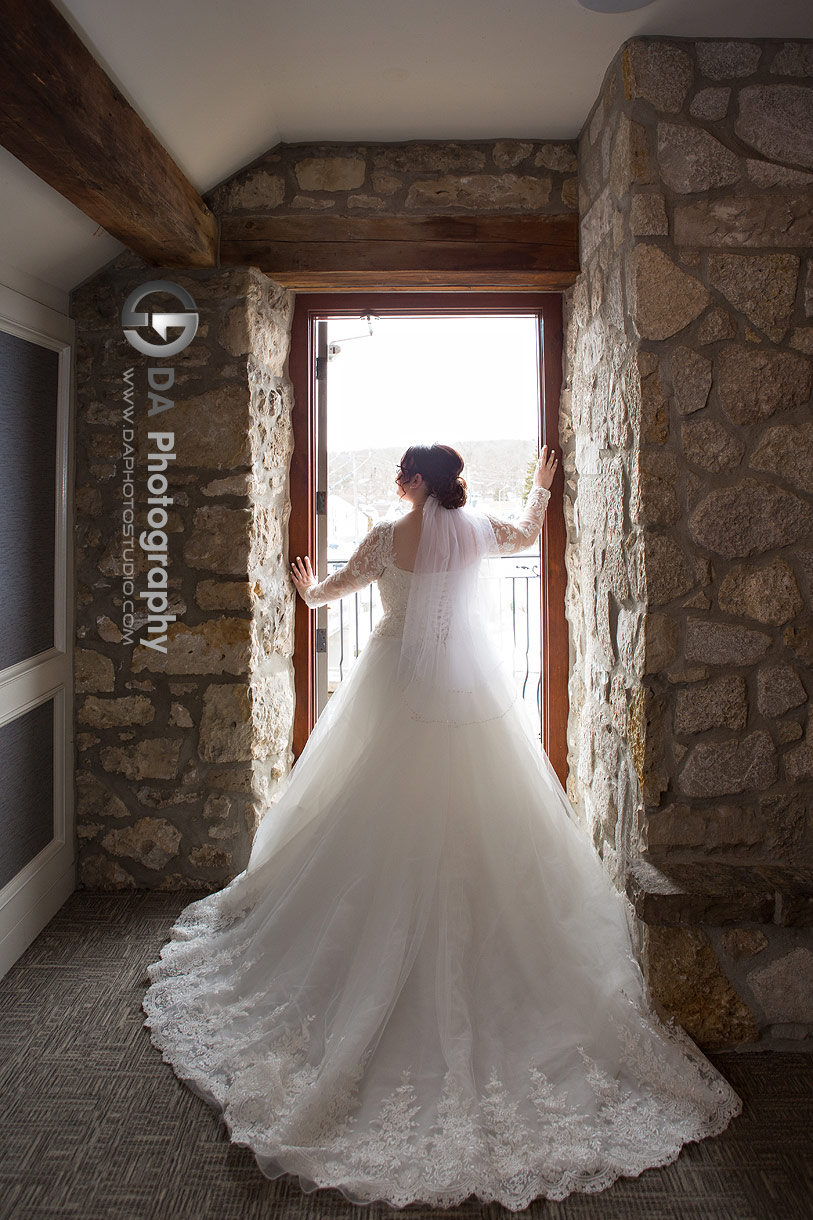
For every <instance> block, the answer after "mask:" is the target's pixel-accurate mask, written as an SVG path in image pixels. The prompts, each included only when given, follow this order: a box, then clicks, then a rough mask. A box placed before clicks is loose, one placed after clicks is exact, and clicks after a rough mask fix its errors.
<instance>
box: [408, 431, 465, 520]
mask: <svg viewBox="0 0 813 1220" xmlns="http://www.w3.org/2000/svg"><path fill="white" fill-rule="evenodd" d="M462 469H463V459H462V457H461V456H460V454H459V453H458V452H457V450H456V449H453V448H452V447H451V445H410V446H409V448H408V449H407V451H406V453H405V454H404V456H403V457H402V458H401V477H402V478H403V481H404V482H405V483H408V482H409V480H410V479H412V478H414V476H415V475H416V474H419V475H422V476H423V481H424V482H425V483H426V485H427V487H428V489H429V495H430V496H436V497H437V499H438V500H440V502H441V504H442V505H443V507H444V508H462V507H463V505H464V504H465V503H466V480H465V479H463V478H461V477H460V472H461V470H462Z"/></svg>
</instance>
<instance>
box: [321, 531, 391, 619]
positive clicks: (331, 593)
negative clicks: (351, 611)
mask: <svg viewBox="0 0 813 1220" xmlns="http://www.w3.org/2000/svg"><path fill="white" fill-rule="evenodd" d="M391 526H392V522H390V521H378V522H376V524H375V525H374V526H373V528H372V529H371V530H370V532H369V533H368V534H367V535H366V537H365V538H363V539H362V541H361V542H360V543H359V545H358V546H357V547H356V549H355V551H354V552H353V554H352V555H351V556H350V558H349V559H348V561H347V563H346V564H345V565H344V567H343V568H339V571H338V572H331V574H330V576H326V577H325V579H324V580H323V581H320V582H319V583H318V584H313V585H310V586H309V587H308V588H307V589H305V591H304V592H303V593H302V594H301V596H302V599H303V601H305V602H306V603H307V605H309V606H310V607H311V609H314V608H315V607H316V606H324V605H325V604H326V603H327V602H332V601H338V599H339V598H341V597H345V596H346V595H347V594H348V593H353V592H355V590H356V589H363V588H364V586H365V585H369V584H370V582H371V581H373V580H375V579H376V578H377V577H378V576H380V575H381V573H382V572H383V570H384V568H385V567H386V565H387V563H388V562H389V558H390V533H391Z"/></svg>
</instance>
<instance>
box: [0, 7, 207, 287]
mask: <svg viewBox="0 0 813 1220" xmlns="http://www.w3.org/2000/svg"><path fill="white" fill-rule="evenodd" d="M157 36H158V37H159V38H160V31H158V35H157ZM0 47H2V58H3V67H2V72H0V143H2V144H3V145H4V146H5V147H6V148H7V149H8V150H9V152H10V153H13V155H14V156H15V157H17V158H18V160H20V161H22V162H23V164H24V165H27V166H28V168H29V169H30V170H33V171H34V173H35V174H37V175H38V176H39V177H40V178H42V179H44V181H45V182H47V183H48V184H49V186H52V187H53V188H54V189H55V190H57V191H59V192H60V194H61V195H64V196H65V198H66V199H69V200H70V201H71V203H73V204H75V205H76V207H78V208H80V209H81V210H82V211H83V212H84V213H85V214H86V215H87V216H90V217H91V219H92V220H95V221H96V222H97V223H98V224H100V225H102V226H103V228H105V229H106V230H107V232H108V233H110V234H111V235H112V236H113V237H117V238H118V239H119V241H122V242H124V243H125V245H127V246H129V248H130V249H131V250H132V251H134V253H136V254H138V255H139V256H140V257H141V258H143V259H144V260H145V261H146V262H148V263H150V264H151V265H153V266H161V265H163V266H172V267H213V266H215V265H216V262H217V220H216V218H215V216H214V215H213V214H212V212H211V211H210V210H209V208H208V207H207V206H206V204H205V203H204V202H203V200H202V199H201V198H200V196H199V195H198V193H197V191H196V190H195V188H194V187H193V186H192V185H191V183H190V182H189V181H188V180H187V179H186V178H185V177H184V175H183V174H182V173H181V171H180V169H179V168H178V166H177V165H176V164H175V162H174V161H173V160H172V158H171V157H170V156H169V154H168V153H167V151H166V149H165V148H164V147H163V145H162V144H161V143H160V141H159V140H158V139H157V138H156V137H155V136H154V135H153V133H152V132H151V131H150V130H149V128H148V127H147V126H146V125H145V124H144V122H143V121H142V120H141V119H140V118H139V116H138V115H137V114H136V112H135V111H134V110H133V108H132V106H131V105H130V104H129V102H127V101H126V99H125V98H124V97H122V95H121V93H120V92H119V90H118V89H117V88H116V86H115V85H114V84H113V82H112V81H111V80H110V79H109V77H108V76H107V75H106V74H105V72H104V71H103V70H102V68H101V67H100V66H99V64H98V63H97V62H96V60H95V59H94V58H93V56H92V55H91V53H90V51H89V50H88V49H87V47H86V46H85V44H84V43H83V42H82V40H81V39H80V38H79V37H78V35H77V34H76V33H75V32H74V30H73V27H72V26H71V25H69V23H68V22H67V21H66V20H65V18H64V17H63V16H62V14H61V13H60V12H58V11H57V9H55V8H54V6H53V5H52V4H51V3H50V0H0Z"/></svg>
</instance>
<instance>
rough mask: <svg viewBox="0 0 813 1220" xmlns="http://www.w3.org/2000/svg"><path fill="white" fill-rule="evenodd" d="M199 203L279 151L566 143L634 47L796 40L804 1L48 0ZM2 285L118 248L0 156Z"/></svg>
mask: <svg viewBox="0 0 813 1220" xmlns="http://www.w3.org/2000/svg"><path fill="white" fill-rule="evenodd" d="M55 3H56V7H57V8H58V9H59V10H60V11H61V12H62V13H63V14H64V15H65V17H66V18H67V20H68V21H69V22H70V24H71V25H72V26H73V27H74V29H75V30H76V31H77V33H78V34H79V36H80V37H81V38H82V41H83V42H84V43H85V44H86V45H87V46H88V48H89V49H90V50H91V52H92V53H93V54H94V56H95V57H96V59H97V60H98V61H99V63H100V64H101V65H102V66H103V67H104V69H105V70H106V71H107V73H108V75H109V76H110V78H111V79H112V80H113V81H114V82H115V84H116V85H117V87H118V88H119V89H120V90H121V92H122V93H123V94H124V96H125V97H126V98H127V99H128V101H129V102H130V104H131V105H132V106H133V107H134V109H135V110H136V111H137V112H138V113H139V114H140V115H141V117H142V118H143V120H144V121H145V123H146V124H147V125H148V126H149V127H151V128H152V130H153V131H154V132H155V134H156V135H157V136H158V138H159V139H160V140H161V142H162V144H163V145H164V147H165V148H166V149H167V150H168V152H169V153H170V155H171V156H172V157H173V158H174V159H175V161H176V162H177V164H178V165H179V166H180V168H181V169H182V170H183V172H184V173H185V174H186V176H187V177H188V178H189V180H190V182H191V183H192V184H193V186H195V187H196V188H197V190H198V191H199V192H200V193H204V192H206V191H208V190H210V189H211V188H212V187H213V186H216V185H217V183H219V182H221V181H223V179H225V178H228V177H230V176H231V175H232V174H233V173H234V172H235V171H236V170H238V169H240V168H241V167H242V166H243V165H245V164H246V163H247V162H249V161H251V160H253V159H254V158H256V157H258V156H260V154H262V153H263V152H265V151H266V150H267V149H269V148H271V147H273V146H274V145H275V144H277V143H279V142H280V141H285V142H286V143H293V142H296V141H310V140H359V141H362V140H383V141H388V140H414V139H434V140H439V139H460V140H474V139H497V138H510V137H517V138H531V137H532V138H536V139H543V138H549V139H550V138H552V139H561V138H574V137H575V136H577V135H578V133H579V130H580V128H581V126H582V123H583V122H584V119H585V118H586V116H587V113H588V111H589V110H590V107H591V106H592V104H593V102H594V100H595V98H596V95H597V93H598V89H599V87H600V85H601V81H602V79H603V76H604V73H605V71H606V69H607V66H608V64H609V63H610V61H611V60H612V58H613V56H614V55H615V53H616V51H617V50H618V48H619V47H620V46H621V44H622V43H623V42H624V41H625V40H626V39H627V38H630V37H632V36H633V35H638V34H669V35H675V36H681V37H710V38H713V37H751V38H757V37H765V38H771V37H773V38H778V37H786V38H794V37H796V38H800V37H801V38H804V37H810V36H811V35H813V21H811V9H810V0H771V2H770V3H768V2H767V0H654V3H653V4H651V5H650V6H649V7H647V8H643V9H638V10H636V11H634V12H630V13H622V14H607V13H596V12H589V11H587V10H585V9H584V8H582V7H581V6H580V5H579V4H578V0H341V3H338V2H337V0H285V2H283V0H138V2H135V3H134V0H55ZM0 215H2V217H3V224H2V228H0V282H5V283H6V284H8V286H9V287H11V288H15V289H17V290H18V291H20V292H24V293H26V295H28V296H33V297H35V298H36V299H38V300H42V301H44V302H45V303H46V304H49V305H51V306H52V307H54V308H57V309H63V310H64V309H67V293H68V292H69V291H70V289H71V288H73V287H74V286H75V285H76V284H78V283H81V281H82V280H84V279H85V278H87V276H88V275H90V274H92V273H93V272H94V271H95V270H97V269H98V268H99V267H101V266H103V265H104V264H105V263H106V262H109V261H110V259H112V258H115V257H116V255H117V254H118V253H119V252H120V251H121V250H123V249H124V247H123V245H122V244H121V243H120V242H119V241H117V240H115V239H114V238H112V237H111V236H110V235H109V234H108V233H106V232H105V231H104V230H102V229H99V228H98V226H97V225H96V224H95V223H94V221H92V220H90V219H89V218H88V217H87V216H85V215H84V214H83V213H82V212H80V211H79V210H78V209H76V208H75V207H74V206H73V205H72V204H70V203H68V202H67V201H66V200H65V199H63V197H62V196H61V195H60V194H59V193H58V192H56V191H55V190H53V189H52V188H51V187H49V186H48V185H47V184H46V183H45V182H43V181H42V180H41V179H40V178H38V177H37V176H36V175H35V174H33V173H31V172H30V170H28V169H27V168H26V167H25V166H24V165H22V163H21V162H19V161H18V160H17V159H16V158H15V157H13V156H11V154H10V153H8V152H6V151H5V149H2V148H0Z"/></svg>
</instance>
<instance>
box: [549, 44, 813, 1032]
mask: <svg viewBox="0 0 813 1220" xmlns="http://www.w3.org/2000/svg"><path fill="white" fill-rule="evenodd" d="M812 78H813V43H809V42H804V43H802V42H793V43H791V42H783V41H772V40H766V41H730V40H713V41H693V40H682V39H681V40H677V39H661V38H646V39H635V40H632V41H631V42H630V43H628V44H626V45H625V46H624V47H623V48H622V50H621V51H620V52H619V54H618V56H617V57H616V59H615V61H614V62H613V64H612V65H611V67H610V69H609V70H608V73H607V76H606V78H605V81H604V85H603V87H602V90H601V93H600V96H599V99H598V101H597V103H596V105H595V107H594V109H593V111H592V112H591V114H590V116H589V118H588V120H587V122H586V124H585V127H584V129H583V131H582V134H581V138H580V142H579V184H580V188H579V194H580V214H581V242H582V246H581V252H582V275H581V277H580V279H579V281H578V283H577V284H576V285H575V287H574V288H573V289H572V290H570V291H569V292H568V293H567V294H566V313H567V351H566V366H567V367H566V382H565V393H564V397H563V412H562V420H563V424H562V442H563V444H564V445H565V470H566V479H567V493H566V510H567V520H568V535H569V538H568V548H567V552H568V553H567V564H568V572H569V583H568V605H567V610H568V617H569V621H570V625H571V646H572V661H573V671H572V677H571V689H570V693H571V710H570V722H569V730H568V743H569V752H570V767H571V782H570V796H571V799H572V800H573V801H574V803H576V804H577V805H578V806H579V807H580V808H581V809H582V811H583V813H584V816H585V818H586V820H587V821H588V823H589V824H590V826H591V828H592V830H593V834H594V840H595V842H596V844H597V846H598V848H599V850H600V851H601V852H602V854H603V856H604V858H605V860H606V861H607V864H608V867H609V869H610V871H611V873H612V874H613V876H614V878H615V880H616V883H617V884H618V885H619V886H622V887H626V889H627V891H628V893H629V894H630V896H631V898H632V899H633V902H634V904H635V906H636V909H637V911H638V914H639V915H640V916H641V920H642V930H643V932H644V934H645V940H646V942H647V953H648V964H649V971H650V981H651V984H652V986H653V989H654V991H655V993H656V994H657V995H658V997H659V998H660V999H661V1000H662V1001H663V1002H664V1004H665V1005H666V1007H667V1009H668V1010H669V1011H670V1012H671V1013H674V1014H676V1015H677V1016H678V1018H679V1019H680V1020H681V1021H682V1023H683V1024H684V1025H685V1026H686V1028H687V1029H688V1030H689V1032H690V1033H691V1034H692V1035H693V1036H695V1037H696V1038H698V1040H699V1041H701V1042H702V1043H703V1044H705V1045H714V1044H730V1043H737V1042H743V1041H745V1042H748V1041H753V1040H755V1039H756V1038H757V1037H758V1036H760V1035H762V1036H765V1035H766V1034H767V1033H771V1034H772V1035H773V1036H776V1037H783V1036H791V1037H796V1036H801V1035H803V1034H805V1033H807V1032H809V1031H810V1030H811V1027H812V1026H813V984H812V983H811V979H812V978H813V971H811V967H812V966H813V953H811V948H812V947H813V940H811V936H810V927H809V924H810V921H811V905H812V904H813V899H812V898H811V894H813V888H811V876H812V875H813V825H812V824H811V814H812V813H813V730H811V727H810V715H809V712H810V695H811V691H812V690H813V685H811V673H810V663H811V659H813V617H812V616H811V595H812V594H813V587H812V586H813V548H812V547H811V527H812V526H813V507H812V504H811V494H813V443H812V442H813V424H811V414H810V408H811V402H810V399H811V360H810V356H811V355H813V287H812V285H813V270H812V269H811V246H813V172H811V171H813V79H812Z"/></svg>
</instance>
